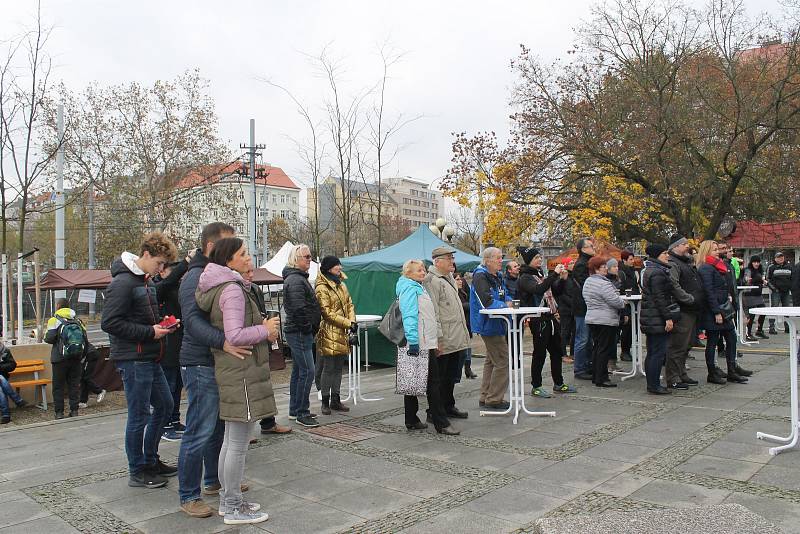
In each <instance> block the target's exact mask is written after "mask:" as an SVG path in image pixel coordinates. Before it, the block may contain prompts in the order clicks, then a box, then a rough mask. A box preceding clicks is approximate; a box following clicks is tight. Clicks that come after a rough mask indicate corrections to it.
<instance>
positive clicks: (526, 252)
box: [517, 247, 542, 265]
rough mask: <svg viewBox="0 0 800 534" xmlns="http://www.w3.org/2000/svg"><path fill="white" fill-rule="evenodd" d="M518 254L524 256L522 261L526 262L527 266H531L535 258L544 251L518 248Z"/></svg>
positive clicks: (533, 248)
mask: <svg viewBox="0 0 800 534" xmlns="http://www.w3.org/2000/svg"><path fill="white" fill-rule="evenodd" d="M517 252H519V255H520V256H522V261H524V262H525V265H529V264H530V262H531V260H532V259H533V258H535V257H536V256H537V255H539V254H541V253H542V251H541V250H539V249H538V248H536V247H530V248H527V247H517Z"/></svg>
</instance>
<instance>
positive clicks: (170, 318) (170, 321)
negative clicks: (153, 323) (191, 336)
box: [158, 315, 178, 330]
mask: <svg viewBox="0 0 800 534" xmlns="http://www.w3.org/2000/svg"><path fill="white" fill-rule="evenodd" d="M158 326H160V327H162V328H166V329H167V330H172V329H173V328H178V320H177V319H176V318H175V316H174V315H167V316H166V317H164V318H163V319H161V322H160V323H158Z"/></svg>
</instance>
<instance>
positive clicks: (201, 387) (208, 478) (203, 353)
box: [178, 222, 291, 517]
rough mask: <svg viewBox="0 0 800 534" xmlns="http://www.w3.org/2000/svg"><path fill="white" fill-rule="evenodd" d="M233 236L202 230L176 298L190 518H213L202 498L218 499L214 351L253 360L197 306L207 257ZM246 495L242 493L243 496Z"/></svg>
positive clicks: (219, 429)
mask: <svg viewBox="0 0 800 534" xmlns="http://www.w3.org/2000/svg"><path fill="white" fill-rule="evenodd" d="M234 235H235V230H234V229H233V227H232V226H230V225H228V224H225V223H222V222H213V223H210V224H207V225H206V226H204V227H203V231H202V234H201V235H200V249H198V250H197V252H195V254H194V256H193V257H192V259H191V261H190V262H189V269H188V271H187V272H186V274H185V275H184V276H183V279H182V280H181V285H180V290H179V292H178V299H179V302H180V307H181V313H182V314H183V323H184V329H183V343H182V344H181V353H180V365H181V378H182V380H183V387H184V389H185V390H186V397H187V407H186V430H185V431H184V433H183V437H182V439H181V448H180V452H179V453H178V495H179V497H180V500H181V510H183V511H184V512H186V513H187V514H188V515H190V516H191V517H210V516H211V515H212V514H213V510H212V509H211V507H210V506H209V505H208V504H206V503H205V502H204V501H203V499H202V497H201V494H205V495H217V494H219V490H220V483H219V475H218V472H217V467H218V463H219V451H220V448H221V447H222V440H223V438H224V437H225V425H224V424H223V422H222V421H220V419H219V390H218V389H217V380H216V378H215V375H214V356H213V355H212V354H211V349H212V348H216V349H222V350H224V351H225V352H227V353H228V354H234V355H237V356H238V357H240V358H246V357H248V356H250V349H251V348H252V347H235V346H233V345H231V344H230V343H228V342H227V341H225V333H224V332H223V331H222V330H219V329H218V328H215V327H213V326H211V323H210V322H209V317H208V314H207V313H205V312H204V311H203V310H201V309H200V308H199V307H198V306H197V301H196V300H195V291H196V290H197V284H198V282H199V280H200V275H201V274H202V273H203V270H204V269H205V267H206V265H208V255H209V254H211V251H212V250H214V243H216V242H217V241H218V240H220V239H222V238H224V237H234ZM271 419H272V420H271V421H268V420H263V421H261V432H262V433H285V432H289V431H290V430H291V429H289V428H287V427H282V426H279V425H277V424H275V419H274V418H271ZM204 468H205V473H203V471H204ZM201 484H202V487H201ZM243 486H245V485H243ZM246 489H247V488H246V487H243V488H242V491H246Z"/></svg>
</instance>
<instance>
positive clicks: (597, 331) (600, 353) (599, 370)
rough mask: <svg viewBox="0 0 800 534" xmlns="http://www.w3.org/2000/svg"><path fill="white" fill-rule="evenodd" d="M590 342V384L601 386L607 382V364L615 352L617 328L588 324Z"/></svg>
mask: <svg viewBox="0 0 800 534" xmlns="http://www.w3.org/2000/svg"><path fill="white" fill-rule="evenodd" d="M589 331H590V332H591V341H592V350H591V354H592V382H594V383H595V384H601V383H603V382H608V362H609V360H610V359H611V356H612V355H613V354H614V351H616V350H617V347H616V342H617V332H618V331H619V326H608V325H604V324H590V325H589Z"/></svg>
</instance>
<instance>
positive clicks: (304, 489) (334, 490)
mask: <svg viewBox="0 0 800 534" xmlns="http://www.w3.org/2000/svg"><path fill="white" fill-rule="evenodd" d="M366 486H367V485H366V484H364V483H362V482H358V481H355V480H352V479H349V478H345V477H343V476H339V475H334V474H332V473H324V472H323V473H318V474H315V475H313V476H307V477H304V478H299V479H297V480H291V481H289V482H284V483H282V484H278V485H277V486H274V489H276V490H278V491H282V492H285V493H290V494H292V495H297V496H298V497H302V498H304V499H309V500H312V501H324V500H325V499H326V498H327V497H331V496H333V495H336V494H338V493H343V492H346V491H351V490H354V489H358V488H363V487H366Z"/></svg>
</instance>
